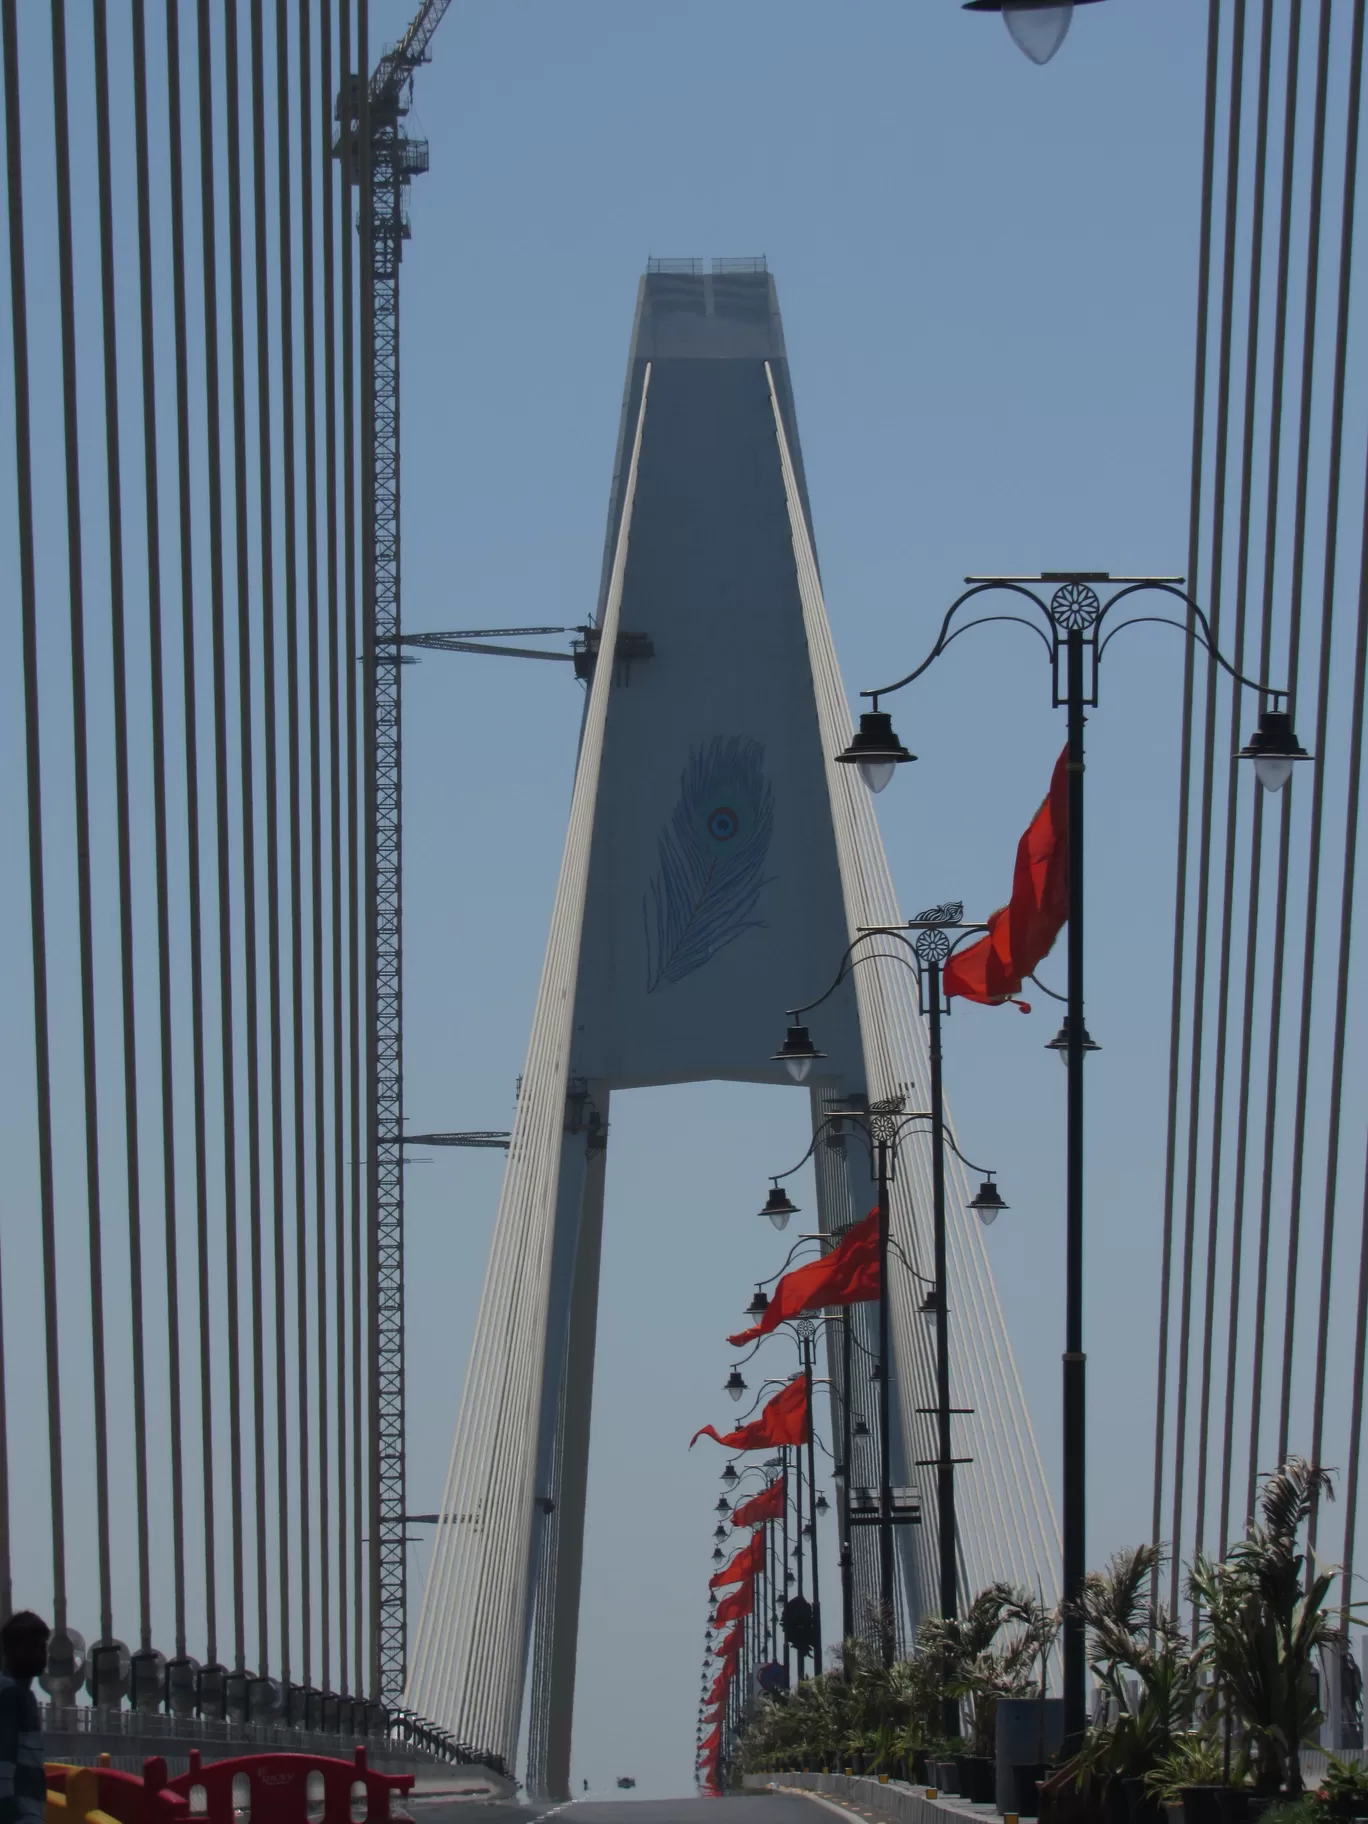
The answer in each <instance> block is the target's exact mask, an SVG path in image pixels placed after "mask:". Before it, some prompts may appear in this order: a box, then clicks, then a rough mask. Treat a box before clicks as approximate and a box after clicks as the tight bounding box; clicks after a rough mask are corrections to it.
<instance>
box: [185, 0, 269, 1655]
mask: <svg viewBox="0 0 1368 1824" xmlns="http://www.w3.org/2000/svg"><path fill="white" fill-rule="evenodd" d="M224 19H225V27H226V32H225V37H226V53H225V59H224V61H225V66H226V71H225V73H226V76H227V83H228V99H227V109H226V113H227V121H226V126H227V133H228V144H229V158H228V174H227V175H228V216H229V235H228V246H229V268H230V280H231V283H230V311H231V317H230V325H231V341H232V348H231V359H232V366H233V379H232V384H233V394H234V411H233V477H234V488H233V492H234V499H235V503H236V504H237V507H238V511H237V513H236V516H235V517H236V521H237V537H236V557H237V563H236V570H237V582H238V592H239V597H241V594H242V591H243V589H244V587H245V582H244V579H245V574H246V554H245V549H244V547H245V544H246V527H245V524H244V522H243V517H242V501H243V494H244V491H245V485H246V484H245V475H244V470H245V454H244V452H243V448H242V435H241V428H240V427H241V423H242V411H241V397H242V393H241V384H240V382H241V366H242V353H241V351H242V305H241V292H242V285H241V264H242V253H241V230H240V227H236V226H235V221H234V218H235V217H236V216H237V214H238V175H237V173H238V168H239V166H238V159H237V156H236V153H237V144H236V142H237V126H236V118H237V93H236V69H237V46H236V36H237V9H236V5H235V3H234V0H228V4H227V6H226V8H225V12H224ZM211 23H212V8H211V6H210V0H200V4H199V127H200V223H201V240H202V249H203V261H204V390H205V436H206V448H207V452H208V469H209V474H208V490H207V494H208V502H209V588H210V627H211V630H212V635H213V674H214V675H213V700H214V813H215V838H216V848H217V858H216V863H217V865H216V875H217V888H218V950H219V1052H220V1070H221V1075H222V1083H221V1088H222V1096H223V1226H224V1279H225V1287H224V1292H225V1329H226V1342H227V1354H228V1481H229V1521H230V1563H231V1575H232V1583H233V1665H234V1669H235V1670H237V1671H239V1672H241V1671H244V1670H245V1669H246V1664H247V1634H246V1613H245V1609H244V1606H243V1605H244V1599H245V1584H244V1577H243V1568H244V1565H243V1532H244V1527H243V1508H242V1502H243V1492H242V1382H241V1347H240V1334H241V1333H240V1329H239V1309H238V1159H237V1080H236V1074H235V1073H236V1066H235V1055H234V1054H235V1049H236V1047H235V1035H234V1007H235V1002H234V998H233V916H232V914H233V903H232V871H231V868H232V864H231V861H230V847H231V834H232V823H231V812H230V807H229V802H228V777H229V775H228V657H227V641H226V637H225V633H226V625H227V619H226V614H225V602H224V586H223V574H224V563H223V509H222V498H223V496H222V425H221V412H220V406H219V385H220V380H219V334H218V258H217V224H216V220H215V176H214V112H213V62H212V57H213V49H212V40H211V35H210V31H211ZM239 626H241V620H240V619H239ZM246 666H247V653H246V652H245V651H242V652H240V653H239V672H240V676H245V673H246ZM248 720H249V731H248V732H249V734H250V717H249V719H248ZM244 765H245V767H246V768H247V769H248V771H249V773H250V765H251V750H250V747H249V748H248V749H247V751H246V754H245V755H244ZM251 814H252V813H251V795H250V793H246V794H244V800H243V805H242V817H243V821H244V824H245V825H246V826H247V827H249V828H250V824H251ZM243 848H244V859H245V860H246V861H247V862H248V863H250V860H251V852H250V848H249V845H248V844H247V843H246V842H245V841H244V844H243ZM243 884H244V892H243V906H244V920H243V923H244V926H245V928H246V930H247V931H248V932H249V933H250V931H251V928H252V920H251V917H250V909H251V907H252V904H253V895H252V894H251V893H250V892H249V891H247V886H248V881H247V878H246V876H244V883H243ZM253 954H254V953H253V951H252V949H251V946H250V941H249V944H248V950H247V955H248V959H249V968H248V969H247V970H244V981H245V984H246V987H247V1007H248V1010H249V1017H250V1011H251V1009H252V1007H253V1005H254V1002H255V981H254V978H253V976H252V974H251V972H250V963H251V960H252V959H253ZM250 1049H251V1047H250V1028H249V1064H250ZM249 1129H250V1131H251V1132H253V1133H254V1132H255V1124H254V1123H250V1122H249ZM255 1177H256V1173H255V1171H253V1172H252V1179H253V1182H254V1181H255ZM205 1329H206V1331H207V1324H206V1326H205ZM210 1371H211V1364H208V1363H206V1369H205V1372H206V1376H208V1374H209V1373H210ZM211 1474H212V1466H211V1465H210V1466H206V1472H205V1477H206V1490H205V1493H206V1502H207V1503H209V1504H212V1502H213V1499H214V1491H213V1486H212V1482H211V1481H210V1476H211Z"/></svg>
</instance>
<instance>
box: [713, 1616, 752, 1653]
mask: <svg viewBox="0 0 1368 1824" xmlns="http://www.w3.org/2000/svg"><path fill="white" fill-rule="evenodd" d="M745 1631H746V1630H745V1628H744V1627H743V1625H742V1624H741V1623H740V1622H739V1621H738V1622H737V1624H736V1626H735V1627H734V1628H733V1629H732V1631H731V1633H730V1634H729V1635H728V1636H727V1638H726V1639H725V1640H724V1641H722V1642H721V1643H720V1644H719V1645H718V1647H717V1648H716V1651H715V1657H716V1658H717V1659H718V1660H723V1659H735V1658H736V1656H737V1654H738V1653H739V1652H740V1651H741V1636H742V1635H743V1634H744V1633H745Z"/></svg>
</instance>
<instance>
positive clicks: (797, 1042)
mask: <svg viewBox="0 0 1368 1824" xmlns="http://www.w3.org/2000/svg"><path fill="white" fill-rule="evenodd" d="M863 720H864V719H863V718H862V724H863ZM861 740H863V746H862V747H861V748H860V749H859V764H860V767H861V772H862V773H863V774H864V775H865V778H866V782H867V783H868V784H869V785H870V786H871V788H872V789H873V790H875V791H881V790H882V789H883V787H884V785H886V784H887V783H888V780H889V779H890V778H891V777H892V774H893V768H894V767H895V766H896V765H897V764H898V758H895V757H892V756H893V755H894V753H895V752H896V755H897V756H899V757H903V758H906V759H909V760H910V759H912V758H913V756H912V755H910V754H908V753H907V750H906V749H905V748H902V747H901V746H900V745H898V743H897V739H896V736H894V734H893V730H892V721H891V718H889V717H888V716H887V715H884V714H882V713H881V712H880V714H879V717H878V721H877V723H876V725H875V726H874V727H873V728H866V727H864V726H863V725H862V728H861V732H860V735H859V736H857V737H856V741H855V742H852V744H851V745H852V747H856V745H857V743H859V742H860V741H861ZM876 741H877V742H878V743H879V744H880V745H879V746H878V747H877V748H873V746H872V744H873V743H874V742H876ZM843 757H844V756H843ZM963 912H964V907H963V905H961V904H960V903H959V902H957V901H952V902H949V903H947V904H945V905H940V906H933V907H931V908H930V909H929V910H927V911H926V912H923V913H921V914H920V915H919V916H918V917H917V918H915V919H912V920H910V921H909V923H908V925H907V927H906V928H893V927H879V928H877V929H871V930H868V931H862V932H861V933H860V934H859V936H857V937H856V938H855V939H854V940H853V941H852V942H851V943H850V944H849V945H848V947H847V949H846V953H845V955H844V956H843V957H842V959H841V964H840V967H839V969H838V970H837V972H836V976H835V979H834V980H833V981H832V983H831V984H830V986H829V987H828V988H827V989H826V990H825V991H824V992H823V993H822V994H820V995H818V996H817V997H816V999H815V1000H812V1001H808V1002H807V1003H806V1004H805V1005H803V1006H801V1007H792V1008H789V1009H788V1010H787V1013H786V1018H787V1020H788V1022H789V1023H788V1030H787V1033H786V1036H785V1040H784V1044H783V1045H782V1046H781V1047H780V1049H779V1051H777V1052H775V1053H774V1054H773V1055H774V1057H775V1058H776V1059H781V1060H782V1061H783V1063H784V1064H785V1065H786V1066H787V1068H788V1070H789V1073H790V1075H795V1076H796V1073H797V1072H798V1071H799V1070H801V1071H802V1072H803V1077H804V1078H805V1077H806V1076H807V1075H808V1074H809V1073H810V1071H811V1068H812V1065H813V1063H815V1062H816V1061H817V1060H818V1059H819V1058H821V1056H822V1055H823V1054H822V1053H821V1052H820V1051H818V1050H817V1048H816V1046H815V1045H814V1044H813V1042H812V1036H811V1033H810V1032H809V1030H808V1027H807V1026H806V1025H805V1024H804V1023H803V1022H802V1016H803V1015H805V1014H809V1013H811V1012H812V1011H813V1009H814V1008H816V1007H820V1006H821V1005H822V1003H823V1002H824V1001H825V1000H827V999H828V998H829V997H830V996H831V995H832V994H834V993H835V991H836V989H837V988H838V987H839V986H840V985H841V983H842V982H843V981H844V980H845V979H846V977H847V976H849V975H851V974H852V973H853V972H854V971H855V969H857V968H858V967H859V966H860V965H861V964H862V963H866V962H872V961H886V962H897V963H900V964H902V965H903V966H904V967H905V968H909V969H913V970H915V971H916V973H917V979H918V988H919V991H920V997H921V1005H922V1010H923V1012H924V1013H925V1014H926V1017H927V1022H928V1026H929V1054H930V1070H931V1084H930V1088H931V1107H930V1108H929V1109H926V1110H913V1111H910V1112H909V1111H906V1110H905V1109H904V1106H903V1100H902V1098H901V1097H895V1098H893V1099H891V1100H889V1101H886V1102H882V1103H871V1104H869V1105H868V1106H867V1107H866V1108H865V1109H864V1110H859V1109H842V1110H840V1111H839V1112H833V1114H832V1115H830V1116H828V1117H825V1119H826V1120H829V1121H834V1122H838V1123H843V1122H845V1121H846V1120H849V1121H851V1122H852V1123H853V1124H854V1125H855V1126H856V1127H857V1128H859V1127H860V1126H861V1123H862V1122H863V1123H865V1124H866V1126H865V1130H864V1131H866V1135H867V1139H868V1143H869V1146H870V1151H871V1157H872V1161H873V1165H874V1176H875V1182H876V1184H877V1187H878V1205H877V1207H878V1213H879V1317H878V1325H879V1365H880V1376H879V1411H878V1425H879V1601H880V1606H881V1608H882V1609H883V1612H884V1620H883V1623H882V1638H883V1649H884V1659H885V1662H886V1663H891V1662H892V1656H893V1623H892V1618H893V1525H894V1514H893V1490H892V1480H891V1469H890V1465H891V1457H892V1416H891V1414H892V1385H891V1382H892V1366H891V1349H890V1339H889V1328H890V1322H889V1287H888V1247H889V1197H888V1187H889V1183H890V1180H891V1176H892V1171H893V1169H895V1167H896V1156H897V1148H898V1145H899V1142H900V1140H901V1138H902V1135H903V1133H904V1132H906V1131H907V1127H908V1125H909V1124H910V1123H911V1122H913V1121H921V1120H928V1121H930V1123H931V1183H932V1229H933V1249H934V1279H933V1282H932V1284H933V1289H935V1290H936V1291H937V1292H938V1294H939V1296H938V1297H937V1299H936V1302H935V1304H934V1306H933V1307H932V1311H933V1315H934V1318H935V1325H936V1404H935V1406H934V1408H932V1409H931V1411H932V1412H933V1413H934V1415H935V1418H936V1455H935V1456H934V1457H933V1458H931V1459H929V1460H927V1461H924V1462H921V1463H919V1465H918V1467H919V1468H934V1469H935V1471H936V1530H937V1546H938V1568H939V1578H938V1581H939V1601H940V1612H941V1614H942V1615H943V1616H944V1617H946V1618H947V1619H950V1618H951V1617H953V1616H954V1615H956V1614H957V1613H958V1583H959V1570H958V1556H957V1552H956V1532H955V1466H956V1458H955V1455H954V1446H953V1442H952V1439H951V1435H950V1433H951V1425H950V1421H951V1418H952V1417H953V1408H952V1407H951V1405H950V1328H949V1311H948V1302H947V1300H946V1298H945V1296H944V1289H945V1286H946V1283H947V1273H948V1263H947V1258H946V1253H947V1250H946V1200H945V1145H946V1140H947V1138H948V1136H947V1134H946V1129H945V1094H944V1083H943V1078H942V1072H941V1016H942V1013H943V1011H944V1009H943V1006H942V1000H941V971H942V969H943V967H944V965H945V963H946V962H947V961H948V959H949V958H950V956H951V955H952V954H953V953H954V951H955V950H956V949H957V948H958V946H959V945H960V944H962V943H964V942H966V941H967V940H968V939H969V938H970V937H976V936H978V935H979V934H980V933H982V932H983V931H984V930H985V929H986V928H987V927H986V926H984V925H982V924H976V923H968V924H966V923H965V922H964V920H963ZM910 930H915V931H916V933H917V935H916V937H915V938H911V937H909V936H908V935H907V931H910ZM952 932H953V933H955V934H956V935H954V936H953V937H952V936H951V933H952ZM885 938H892V939H894V940H895V941H896V942H898V943H899V944H901V945H902V946H903V949H904V950H905V951H908V952H910V953H911V954H910V955H904V954H901V953H899V952H896V951H894V952H889V951H887V950H875V951H868V952H864V953H862V954H858V955H857V954H856V952H857V951H860V950H861V947H862V946H863V945H866V944H869V943H876V942H879V941H881V940H883V939H885ZM913 959H915V960H913ZM799 1080H801V1079H799ZM813 1145H814V1146H815V1145H816V1136H815V1135H814V1140H813ZM950 1145H951V1147H952V1149H953V1150H954V1151H955V1152H956V1154H958V1155H959V1157H960V1158H961V1159H963V1157H964V1155H963V1154H962V1153H960V1151H959V1148H958V1147H957V1146H956V1145H955V1143H954V1141H953V1140H951V1141H950ZM811 1150H812V1149H811V1148H809V1152H811ZM805 1156H806V1155H805ZM800 1163H801V1161H800ZM965 1163H966V1164H968V1163H969V1162H968V1161H967V1160H966V1161H965ZM793 1169H794V1170H796V1169H797V1167H794V1168H793ZM973 1169H975V1170H979V1171H982V1170H983V1169H984V1168H983V1167H974V1168H973ZM788 1175H789V1174H788V1173H781V1174H780V1175H779V1176H780V1177H781V1178H782V1177H787V1176H788ZM992 1176H993V1175H992V1173H991V1172H989V1173H988V1174H987V1176H986V1178H985V1181H984V1184H983V1186H982V1188H981V1190H980V1192H979V1195H978V1196H977V1197H975V1198H974V1200H973V1202H972V1203H971V1204H970V1206H969V1207H970V1208H971V1209H973V1210H974V1211H975V1212H976V1213H977V1214H978V1215H979V1216H980V1217H982V1218H983V1219H984V1220H985V1221H988V1222H991V1221H993V1220H994V1219H995V1218H996V1216H997V1214H998V1212H999V1211H1000V1210H1003V1209H1006V1207H1007V1205H1006V1204H1005V1203H1004V1202H1003V1201H1002V1198H1001V1196H1000V1194H999V1193H998V1192H997V1190H996V1187H995V1186H994V1185H993V1183H992ZM773 1182H774V1183H775V1184H776V1185H777V1184H778V1182H779V1179H778V1178H776V1179H775V1180H774V1181H773ZM966 1461H967V1459H966ZM847 1524H848V1516H847ZM953 1709H954V1706H952V1705H947V1708H946V1733H947V1734H955V1733H958V1723H957V1720H955V1719H954V1718H952V1715H951V1712H952V1710H953ZM952 1724H953V1726H952Z"/></svg>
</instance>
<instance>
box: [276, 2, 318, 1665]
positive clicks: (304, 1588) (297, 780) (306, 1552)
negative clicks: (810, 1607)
mask: <svg viewBox="0 0 1368 1824" xmlns="http://www.w3.org/2000/svg"><path fill="white" fill-rule="evenodd" d="M275 17H276V47H275V76H276V173H277V194H276V225H277V230H278V254H277V260H278V264H279V281H280V300H279V309H280V338H279V342H280V479H281V530H282V533H283V547H284V566H285V574H284V585H285V586H284V591H283V593H284V608H285V767H286V773H285V777H286V787H285V791H286V799H287V807H288V829H289V845H290V853H289V876H290V902H289V917H290V1019H289V1026H288V1049H289V1060H290V1062H289V1077H290V1159H291V1164H292V1166H293V1169H294V1187H293V1201H294V1219H295V1220H294V1228H295V1330H296V1335H295V1380H296V1402H297V1408H296V1409H297V1413H298V1418H297V1421H296V1424H297V1431H298V1436H297V1438H296V1442H295V1457H296V1459H297V1469H298V1476H299V1496H298V1500H299V1514H298V1523H299V1578H298V1581H299V1631H300V1643H301V1644H300V1654H301V1660H302V1667H303V1673H304V1683H305V1684H306V1685H310V1684H312V1683H313V1679H312V1677H311V1670H312V1647H311V1641H310V1635H311V1633H312V1628H313V1600H312V1592H313V1572H312V1566H311V1563H310V1558H311V1551H312V1546H313V1541H312V1539H311V1538H310V1534H309V1521H310V1508H311V1506H312V1503H311V1501H310V1499H309V1376H308V1360H309V1209H308V1183H307V1163H308V1161H307V1156H306V1147H305V1131H304V1130H305V1118H304V1034H305V1013H304V902H303V884H302V881H301V878H300V876H301V872H302V869H303V865H304V859H303V827H302V813H303V796H304V793H303V783H302V755H301V752H300V740H301V730H300V717H299V544H298V519H297V503H298V489H299V476H298V473H297V469H296V463H295V450H296V444H295V371H294V236H293V210H292V205H291V195H290V190H291V179H290V147H291V143H292V134H291V118H290V45H289V25H288V20H289V7H288V0H276V5H275ZM310 771H311V773H312V768H311V769H310ZM275 1101H276V1105H277V1107H278V1108H279V1109H280V1110H281V1112H282V1114H283V1111H284V1102H285V1095H284V1083H283V1081H277V1082H276V1085H275ZM284 1203H285V1200H284V1192H283V1184H282V1195H281V1200H280V1204H279V1206H278V1208H279V1210H280V1232H281V1235H282V1238H283V1231H284ZM276 1325H277V1330H276V1335H277V1344H276V1361H277V1372H278V1375H279V1388H278V1393H277V1398H278V1401H279V1411H280V1413H281V1415H282V1416H283V1413H284V1407H285V1375H286V1349H285V1273H284V1258H283V1250H282V1251H281V1259H280V1263H279V1265H278V1267H277V1285H276ZM276 1438H277V1444H278V1452H279V1500H280V1512H281V1527H282V1534H285V1533H286V1532H287V1529H288V1520H289V1506H290V1504H289V1498H288V1496H287V1494H286V1471H287V1469H288V1465H289V1459H288V1454H287V1451H286V1442H285V1427H284V1425H283V1424H280V1423H278V1424H277V1428H276ZM288 1563H289V1559H288V1542H287V1553H286V1555H284V1556H282V1558H281V1568H280V1591H281V1612H282V1616H288V1615H289V1613H290V1603H291V1590H290V1584H289V1579H288V1576H287V1569H286V1567H287V1565H288ZM287 1641H288V1635H282V1637H281V1676H282V1677H284V1678H288V1676H289V1670H290V1668H289V1656H288V1652H287Z"/></svg>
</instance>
